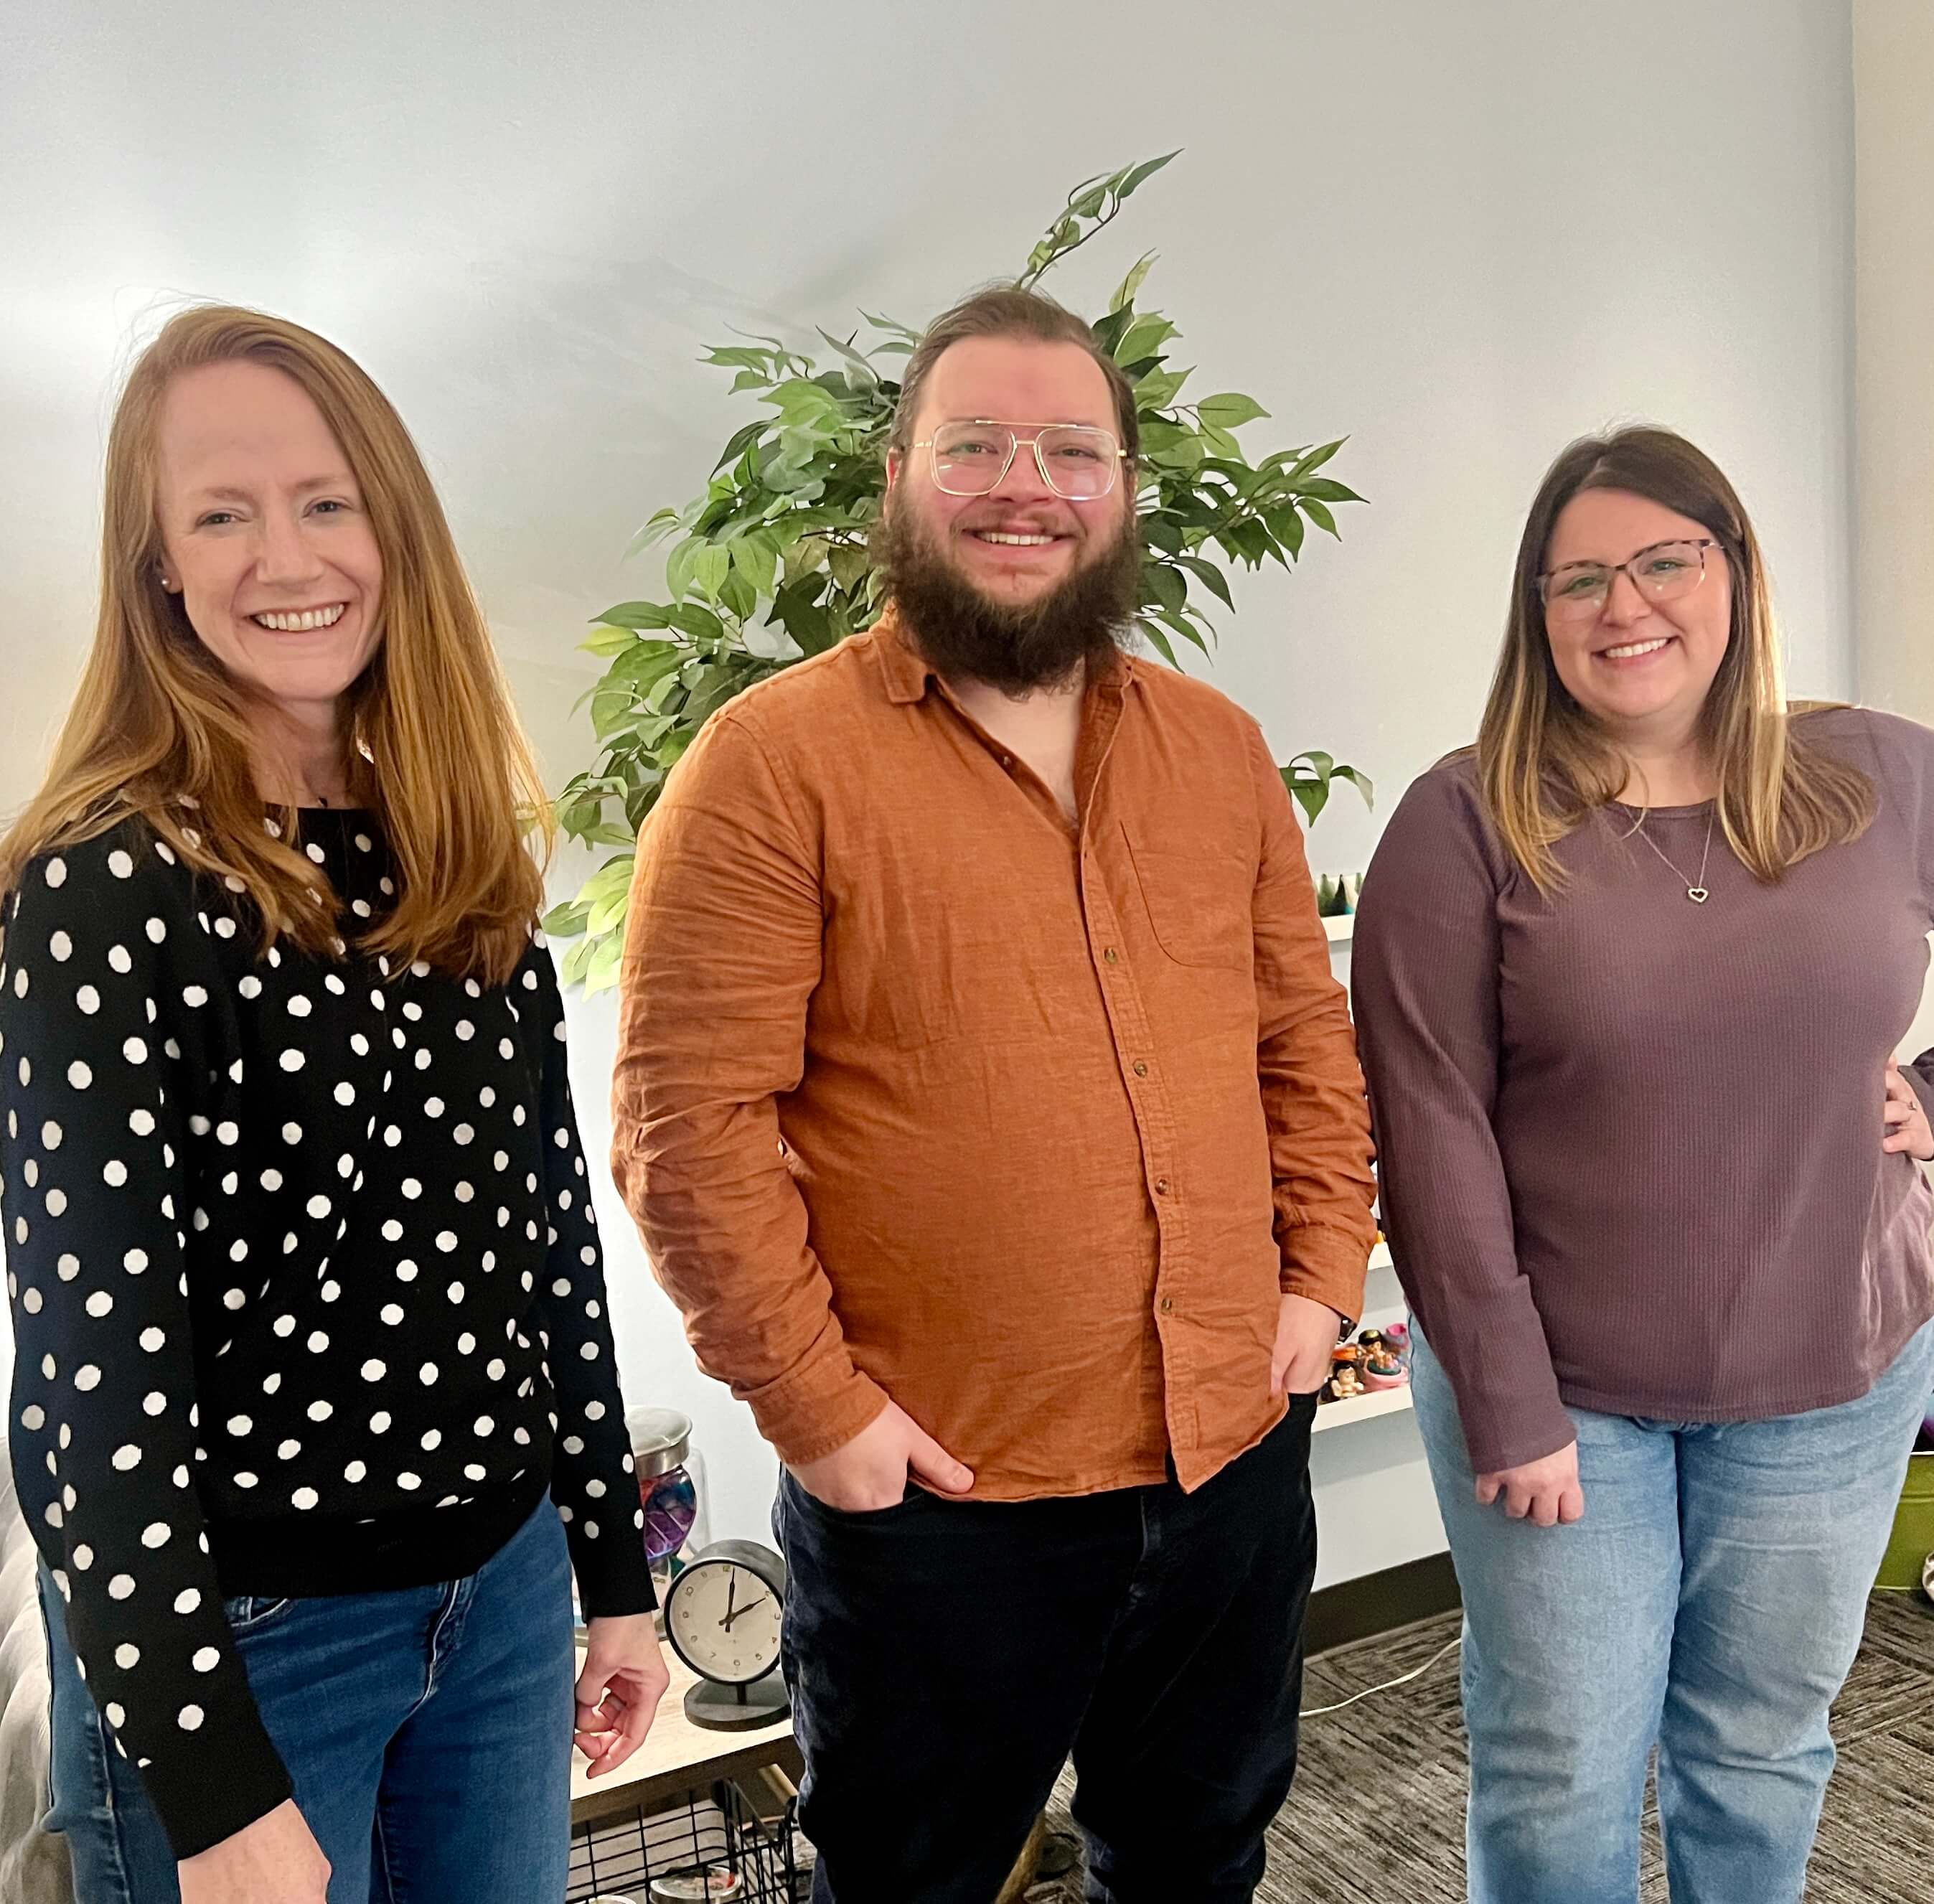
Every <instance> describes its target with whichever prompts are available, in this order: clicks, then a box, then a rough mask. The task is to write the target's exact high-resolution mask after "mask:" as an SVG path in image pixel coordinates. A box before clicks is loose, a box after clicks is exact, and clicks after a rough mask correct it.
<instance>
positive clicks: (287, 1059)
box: [282, 1047, 309, 1143]
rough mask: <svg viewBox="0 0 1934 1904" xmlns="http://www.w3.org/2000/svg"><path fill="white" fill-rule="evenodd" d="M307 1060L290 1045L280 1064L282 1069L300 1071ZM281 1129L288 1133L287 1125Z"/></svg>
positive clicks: (292, 1141) (291, 1139) (292, 1139)
mask: <svg viewBox="0 0 1934 1904" xmlns="http://www.w3.org/2000/svg"><path fill="white" fill-rule="evenodd" d="M308 1062H309V1060H308V1059H306V1057H304V1056H303V1054H302V1053H300V1051H297V1050H295V1049H294V1047H291V1049H289V1050H287V1051H285V1052H284V1053H282V1068H283V1070H284V1071H300V1070H301V1069H302V1068H303V1065H306V1063H308ZM283 1131H284V1134H285V1135H287V1134H288V1126H287V1125H285V1126H284V1127H283ZM289 1141H290V1142H291V1143H294V1141H295V1140H294V1138H293V1137H291V1138H290V1139H289Z"/></svg>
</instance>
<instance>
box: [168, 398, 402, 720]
mask: <svg viewBox="0 0 1934 1904" xmlns="http://www.w3.org/2000/svg"><path fill="white" fill-rule="evenodd" d="M157 447H158V458H157V461H158V467H157V471H156V477H157V483H156V514H157V515H158V517H159V519H160V526H161V544H162V550H163V572H164V577H165V578H166V579H165V582H164V586H167V587H168V588H169V589H170V592H174V593H178V594H179V595H180V597H181V600H182V607H183V608H184V609H185V611H186V613H187V616H188V623H189V625H190V626H191V628H193V629H194V632H195V634H196V635H197V637H198V638H199V639H200V642H201V643H202V645H203V647H205V648H206V649H207V650H208V652H209V653H210V654H211V655H213V656H214V657H215V659H216V660H217V661H219V662H220V663H221V665H222V666H223V667H224V668H225V669H226V670H227V672H228V673H229V674H230V675H231V676H233V678H234V679H236V681H238V682H241V683H243V684H244V685H246V687H247V688H250V689H252V690H253V691H254V692H255V693H256V694H258V695H260V696H261V697H264V698H266V699H267V700H268V701H269V702H270V703H272V704H273V706H275V707H276V709H278V710H279V712H282V714H284V715H285V716H288V717H289V718H291V719H293V720H294V721H296V722H299V723H300V725H303V727H305V728H316V727H318V726H321V725H322V724H323V723H324V722H333V719H334V717H335V712H336V703H338V701H339V699H340V697H341V696H342V694H343V693H344V692H345V690H346V689H348V688H349V687H350V685H351V684H352V683H353V682H354V681H355V680H356V679H357V677H358V676H360V675H361V673H363V670H364V669H365V668H366V667H368V666H369V660H370V657H371V656H372V655H374V654H375V651H376V649H377V647H378V644H379V643H381V640H382V627H381V606H382V587H383V562H382V556H381V553H380V552H379V551H378V547H377V544H376V537H375V530H374V529H373V528H372V526H371V523H370V521H369V517H368V515H367V514H366V511H365V510H364V508H363V498H362V493H361V491H360V490H359V488H358V487H357V483H356V481H355V478H354V476H353V475H352V474H351V472H350V469H349V463H348V458H347V457H346V456H345V455H344V454H343V453H342V445H341V444H339V443H338V442H337V441H336V437H335V435H334V433H333V432H332V431H331V430H330V427H329V425H328V423H327V422H326V421H324V417H323V414H322V412H321V411H320V410H319V409H318V408H317V407H316V405H315V402H314V401H313V400H312V399H311V397H310V396H309V393H307V392H306V390H303V387H302V386H301V385H300V384H298V383H297V382H296V381H295V380H294V378H292V377H290V376H288V375H285V374H284V373H283V372H282V371H280V370H276V369H271V368H270V366H267V365H266V364H261V363H252V362H249V361H248V360H235V361H231V362H227V363H214V364H209V365H206V366H203V367H202V368H200V369H195V370H190V371H186V372H183V373H182V375H180V376H179V377H177V378H176V379H175V380H174V381H173V384H170V387H169V388H168V391H167V396H166V398H165V399H164V402H163V404H162V408H161V417H160V422H159V429H158V446H157Z"/></svg>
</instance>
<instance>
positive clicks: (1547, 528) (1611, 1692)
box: [1354, 429, 1934, 1904]
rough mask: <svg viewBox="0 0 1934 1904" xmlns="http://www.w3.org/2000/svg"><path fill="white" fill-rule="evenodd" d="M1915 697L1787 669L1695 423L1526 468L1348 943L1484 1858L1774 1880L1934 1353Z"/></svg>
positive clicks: (1597, 1876)
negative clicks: (1823, 698) (1901, 709)
mask: <svg viewBox="0 0 1934 1904" xmlns="http://www.w3.org/2000/svg"><path fill="white" fill-rule="evenodd" d="M1930 803H1934V735H1930V734H1929V733H1928V732H1927V731H1926V730H1925V729H1923V728H1920V727H1917V726H1915V725H1913V724H1912V723H1911V722H1906V721H1903V720H1899V719H1894V718H1892V717H1890V716H1885V715H1881V714H1876V713H1873V712H1868V711H1866V710H1865V709H1857V708H1848V707H1811V708H1809V707H1805V706H1794V707H1791V708H1789V706H1788V704H1787V703H1786V701H1785V699H1784V697H1783V694H1782V688H1781V680H1780V668H1779V655H1778V651H1777V648H1776V640H1775V634H1774V631H1773V622H1772V616H1771V613H1770V604H1769V600H1768V592H1767V578H1766V574H1765V571H1764V565H1763V564H1762V562H1761V555H1760V550H1759V545H1758V541H1757V540H1756V539H1755V536H1754V534H1753V531H1752V526H1751V524H1750V523H1749V522H1748V520H1747V519H1746V512H1745V511H1744V510H1743V508H1741V506H1740V502H1739V499H1738V497H1737V495H1736V494H1735V493H1734V490H1733V488H1732V487H1731V484H1729V483H1728V481H1727V480H1726V478H1725V477H1724V476H1723V475H1722V474H1721V473H1720V471H1719V470H1718V469H1717V468H1716V467H1714V465H1713V464H1712V462H1710V461H1709V460H1708V459H1707V457H1706V456H1704V455H1703V454H1701V452H1700V451H1699V450H1697V449H1695V448H1694V447H1692V445H1691V444H1689V443H1687V442H1685V441H1684V440H1683V439H1682V438H1679V437H1677V436H1675V435H1671V434H1670V433H1669V432H1665V431H1661V430H1652V429H1631V430H1625V431H1622V432H1619V433H1617V434H1616V435H1612V436H1610V437H1607V438H1589V439H1587V440H1586V441H1582V442H1579V443H1577V444H1573V445H1572V446H1571V448H1570V449H1568V450H1566V451H1565V453H1564V454H1563V455H1562V456H1560V457H1559V459H1558V461H1557V462H1556V463H1555V464H1554V465H1553V467H1552V469H1551V471H1550V474H1548V475H1547V477H1546V478H1545V481H1544V485H1543V487H1541V489H1540V490H1539V491H1538V496H1537V498H1536V500H1535V502H1534V503H1533V504H1532V510H1531V514H1530V519H1529V522H1528V523H1526V527H1525V531H1524V536H1523V541H1522V543H1521V544H1520V549H1519V553H1518V561H1517V574H1516V577H1515V580H1514V584H1513V590H1512V596H1511V615H1510V620H1509V623H1508V628H1507V631H1506V634H1505V643H1504V649H1503V652H1502V655H1501V657H1500V658H1499V664H1498V669H1497V673H1496V679H1495V680H1494V682H1493V687H1492V690H1491V694H1490V703H1489V705H1488V706H1487V709H1486V711H1485V714H1484V723H1483V726H1482V728H1481V731H1480V734H1479V737H1478V745H1477V746H1476V748H1475V749H1473V750H1470V751H1469V752H1465V753H1463V754H1460V755H1455V756H1453V757H1452V758H1451V759H1450V760H1448V761H1445V762H1444V763H1442V764H1440V765H1439V766H1438V767H1436V768H1435V769H1433V770H1432V771H1431V772H1430V773H1427V774H1426V775H1425V776H1423V778H1422V779H1420V780H1419V781H1418V782H1417V783H1416V784H1415V785H1414V786H1413V787H1412V788H1411V790H1410V791H1409V793H1408V794H1407V795H1406V797H1405V800H1404V801H1403V803H1402V806H1401V807H1400V808H1399V810H1398V812H1396V815H1394V816H1393V818H1392V820H1391V821H1390V827H1389V829H1388V830H1387V832H1386V833H1385V834H1384V839H1383V842H1382V844H1381V846H1380V848H1379V849H1378V853H1377V855H1376V858H1375V862H1374V863H1373V865H1372V869H1371V871H1370V873H1369V877H1368V878H1366V881H1365V882H1364V887H1363V906H1362V909H1361V911H1360V916H1359V917H1358V920H1357V935H1356V941H1355V947H1354V982H1355V996H1356V1008H1357V1023H1358V1030H1359V1036H1360V1041H1361V1045H1362V1050H1363V1059H1364V1064H1365V1069H1366V1072H1367V1074H1368V1077H1369V1085H1370V1092H1371V1101H1372V1112H1373V1115H1374V1119H1375V1126H1376V1134H1377V1143H1378V1152H1379V1155H1380V1159H1381V1182H1382V1195H1383V1207H1384V1222H1385V1227H1386V1228H1387V1231H1388V1232H1389V1234H1390V1242H1391V1247H1392V1249H1393V1252H1394V1254H1395V1255H1396V1262H1397V1267H1398V1270H1399V1274H1400V1275H1401V1276H1402V1279H1403V1283H1404V1287H1405V1292H1406V1294H1408V1297H1409V1300H1410V1302H1411V1307H1412V1309H1413V1310H1414V1313H1415V1317H1416V1321H1417V1325H1418V1327H1417V1345H1416V1351H1415V1368H1414V1384H1415V1391H1416V1403H1417V1418H1418V1422H1419V1426H1420V1428H1421V1430H1422V1432H1423V1436H1424V1440H1425V1445H1426V1449H1427V1451H1428V1453H1429V1459H1430V1464H1431V1469H1432V1475H1433V1477H1434V1479H1435V1484H1436V1489H1437V1493H1438V1502H1439V1504H1440V1505H1441V1508H1442V1511H1443V1515H1444V1525H1445V1526H1446V1528H1447V1530H1448V1532H1449V1535H1450V1539H1451V1550H1452V1553H1453V1555H1454V1558H1455V1560H1456V1562H1457V1574H1458V1578H1459V1580H1460V1583H1461V1584H1462V1586H1463V1595H1464V1601H1465V1614H1466V1623H1465V1652H1464V1669H1463V1670H1464V1708H1465V1716H1466V1722H1467V1725H1468V1728H1469V1734H1470V1740H1471V1779H1472V1787H1471V1797H1470V1810H1469V1844H1468V1848H1469V1864H1470V1887H1471V1896H1472V1898H1473V1899H1478V1900H1481V1904H1632V1900H1634V1899H1635V1898H1636V1897H1637V1887H1638V1872H1639V1817H1640V1806H1641V1803H1642V1801H1643V1794H1644V1790H1645V1783H1646V1766H1647V1761H1648V1758H1649V1755H1650V1754H1651V1753H1652V1750H1653V1749H1654V1748H1655V1747H1656V1749H1657V1752H1658V1803H1659V1811H1660V1815H1661V1822H1662V1824H1663V1827H1664V1842H1665V1854H1666V1861H1667V1866H1668V1869H1669V1871H1670V1882H1671V1888H1672V1895H1673V1898H1674V1899H1676V1900H1679V1901H1680V1904H1717V1900H1722V1899H1725V1900H1732V1899H1737V1900H1739V1904H1783V1901H1784V1900H1790V1899H1797V1898H1798V1897H1799V1896H1800V1892H1801V1887H1802V1884H1803V1879H1804V1873H1805V1869H1806V1860H1807V1857H1808V1854H1809V1850H1810V1848H1811V1846H1812V1839H1813V1835H1814V1832H1815V1827H1816V1824H1817V1822H1818V1815H1819V1810H1820V1804H1821V1796H1822V1794H1823V1792H1824V1789H1825V1786H1826V1784H1827V1778H1828V1776H1829V1774H1830V1771H1831V1770H1832V1767H1833V1758H1834V1753H1833V1744H1832V1742H1831V1740H1830V1736H1829V1733H1828V1728H1827V1708H1828V1707H1829V1705H1830V1703H1831V1701H1832V1700H1833V1696H1834V1695H1835V1693H1836V1692H1837V1690H1838V1689H1839V1686H1840V1683H1841V1681H1842V1679H1843V1678H1844V1677H1845V1674H1846V1672H1847V1671H1848V1668H1849V1666H1850V1665H1851V1663H1852V1661H1853V1658H1854V1653H1855V1651H1856V1649H1857V1646H1858V1644H1859V1641H1860V1633H1861V1626H1862V1618H1863V1611H1864V1607H1865V1604H1866V1594H1867V1591H1868V1589H1869V1586H1871V1584H1872V1580H1873V1576H1874V1573H1875V1568H1876V1567H1877V1566H1878V1562H1879V1559H1880V1556H1881V1551H1882V1549H1883V1547H1884V1545H1885V1543H1886V1539H1887V1532H1888V1528H1889V1524H1890V1517H1891V1514H1892V1511H1893V1505H1894V1502H1895V1500H1896V1498H1897V1496H1898V1495H1899V1490H1900V1486H1901V1482H1902V1477H1903V1475H1904V1473H1905V1465H1906V1460H1907V1456H1908V1450H1909V1448H1911V1445H1912V1442H1913V1436H1914V1426H1915V1424H1916V1423H1917V1420H1919V1417H1920V1411H1921V1408H1922V1405H1923V1402H1924V1401H1925V1399H1926V1395H1927V1393H1928V1390H1929V1385H1930V1383H1934V1329H1930V1327H1929V1315H1930V1313H1934V1269H1930V1259H1929V1244H1928V1233H1929V1220H1930V1216H1934V1201H1931V1200H1930V1198H1929V1192H1928V1189H1927V1187H1926V1184H1925V1183H1924V1182H1923V1179H1922V1177H1921V1174H1920V1171H1919V1170H1918V1169H1917V1167H1916V1164H1915V1161H1914V1160H1915V1159H1916V1158H1923V1159H1924V1158H1930V1157H1934V1134H1930V1131H1929V1124H1928V1120H1927V1117H1926V1112H1925V1110H1924V1108H1923V1107H1924V1105H1925V1104H1926V1101H1928V1100H1929V1097H1930V1096H1934V1084H1930V1082H1929V1077H1930V1076H1934V1054H1929V1056H1928V1057H1926V1058H1923V1059H1921V1060H1920V1061H1918V1062H1917V1065H1916V1067H1915V1068H1914V1069H1913V1070H1911V1071H1909V1072H1908V1073H1907V1074H1905V1075H1903V1074H1902V1073H1901V1072H1900V1071H1897V1070H1896V1069H1895V1068H1894V1066H1893V1063H1892V1062H1891V1057H1892V1053H1893V1050H1894V1047H1895V1046H1896V1043H1897V1042H1898V1041H1899V1039H1900V1038H1902V1036H1904V1035H1905V1032H1906V1031H1907V1029H1908V1024H1909V1023H1910V1021H1911V1020H1912V1018H1913V1017H1914V1012H1915V1010H1916V1008H1917V1005H1918V1004H1919V1002H1920V995H1921V989H1922V984H1923V978H1924V977H1925V975H1926V966H1927V952H1926V932H1927V931H1928V929H1929V924H1930V923H1934V810H1930Z"/></svg>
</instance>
